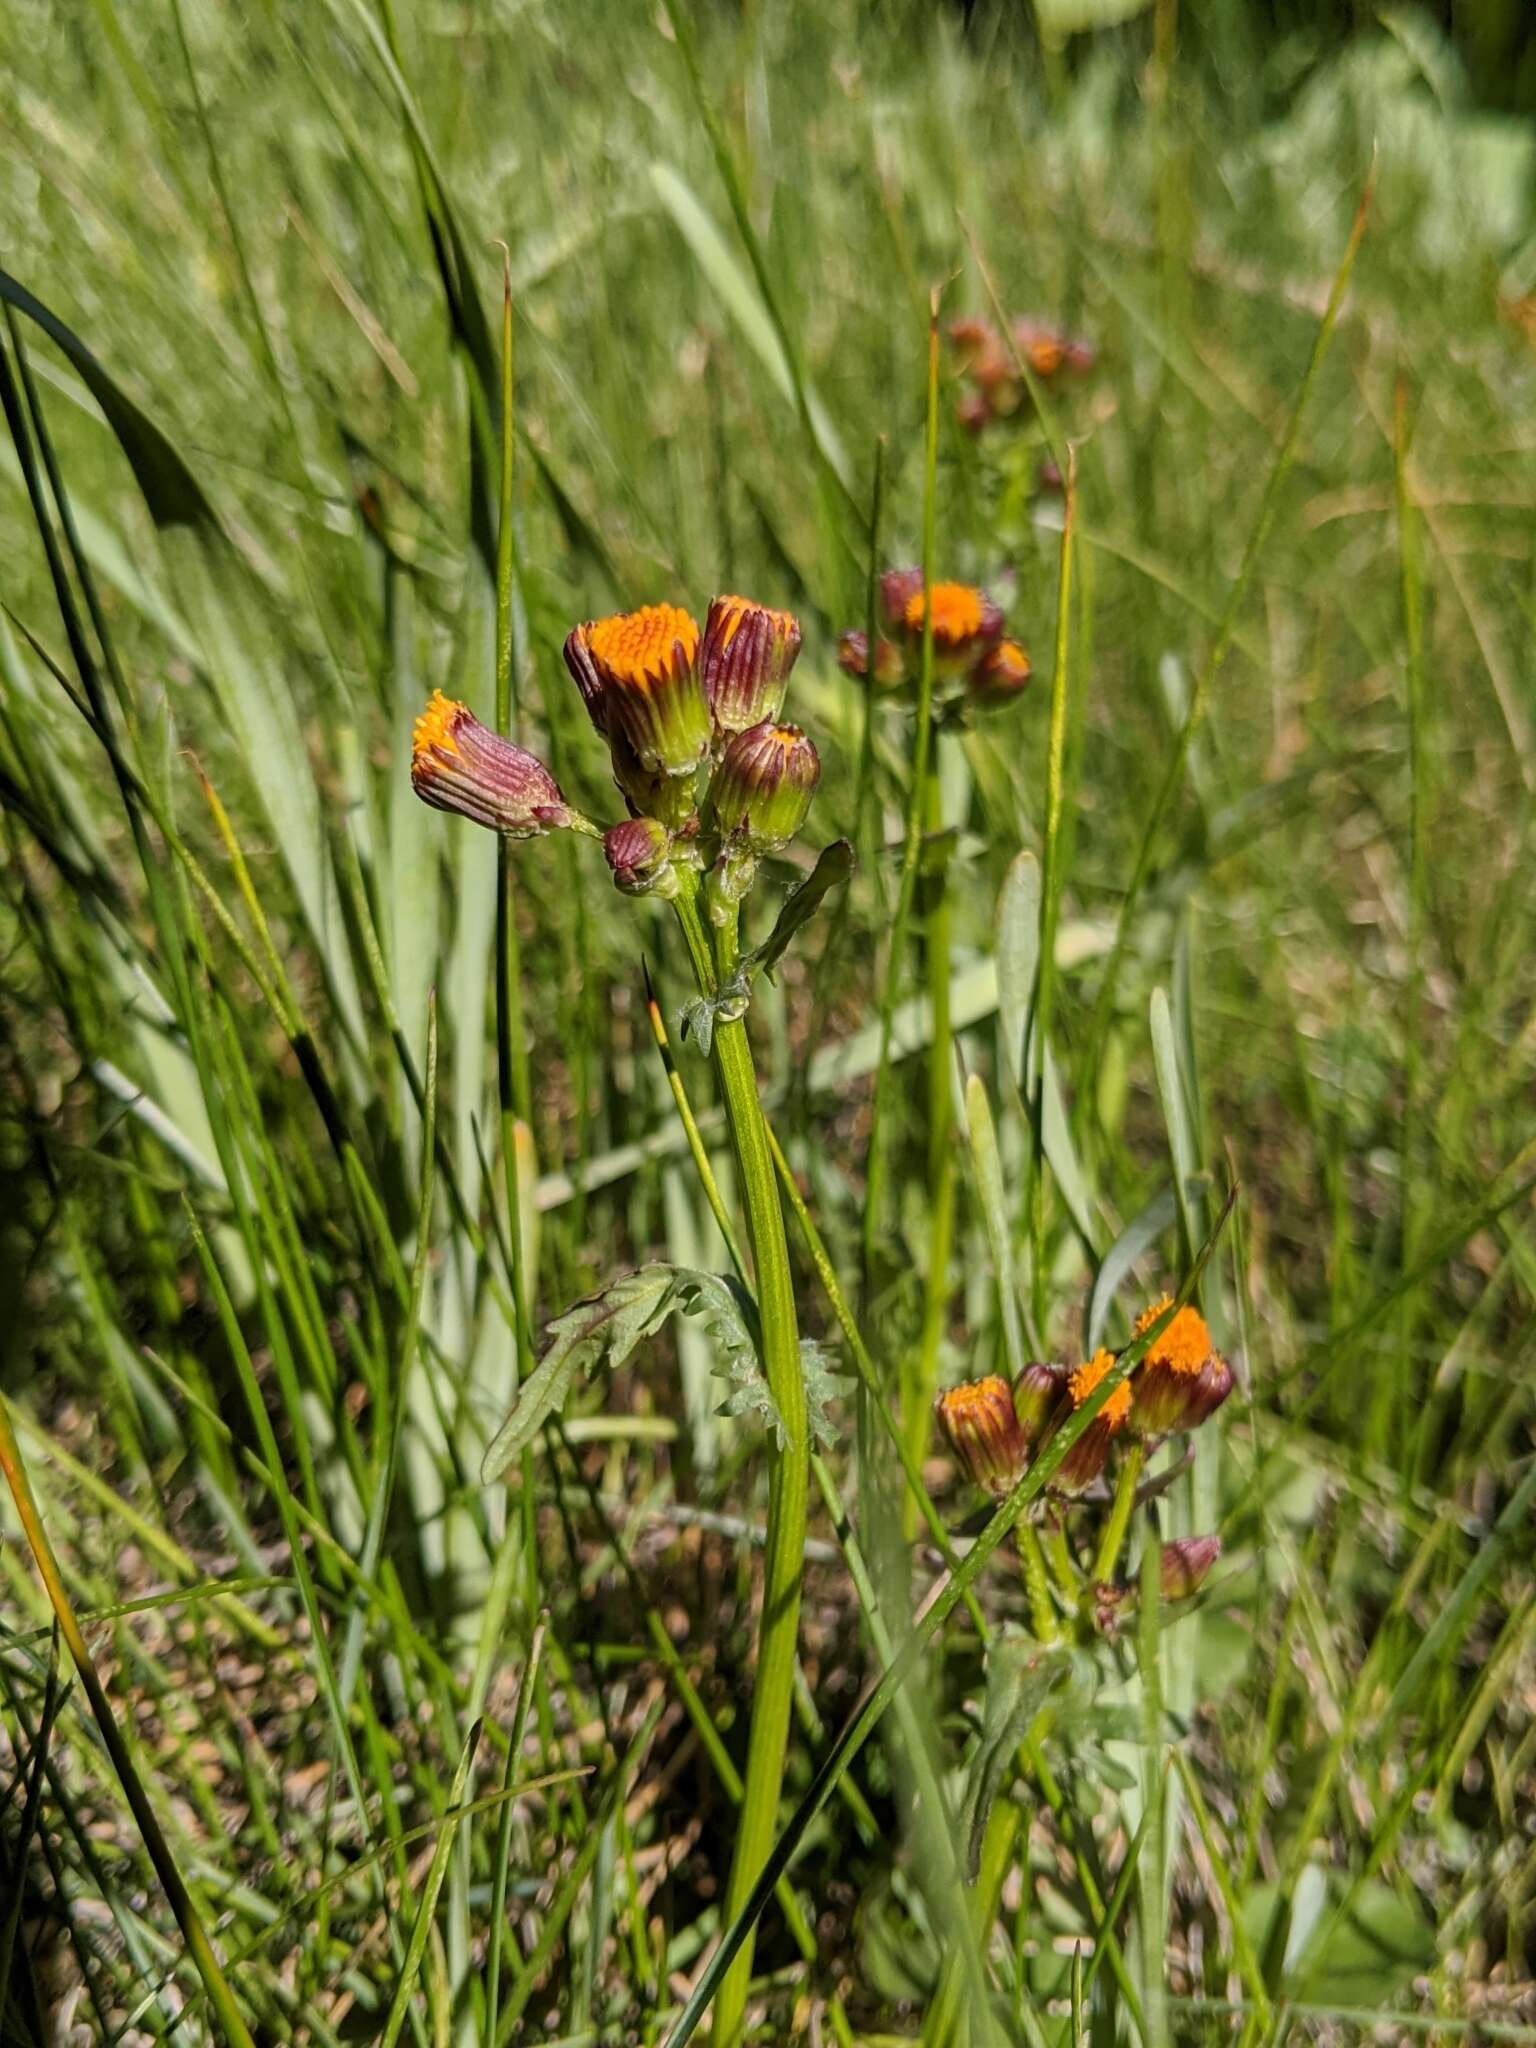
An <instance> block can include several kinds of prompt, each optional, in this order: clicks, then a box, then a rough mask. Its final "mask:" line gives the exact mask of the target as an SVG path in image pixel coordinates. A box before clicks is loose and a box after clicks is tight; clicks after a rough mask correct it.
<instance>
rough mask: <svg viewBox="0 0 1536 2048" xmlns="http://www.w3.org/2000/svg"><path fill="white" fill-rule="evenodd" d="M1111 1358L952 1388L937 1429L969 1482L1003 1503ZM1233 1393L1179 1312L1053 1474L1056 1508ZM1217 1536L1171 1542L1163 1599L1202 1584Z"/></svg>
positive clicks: (1217, 1360) (1198, 1333)
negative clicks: (1119, 1452)
mask: <svg viewBox="0 0 1536 2048" xmlns="http://www.w3.org/2000/svg"><path fill="white" fill-rule="evenodd" d="M1171 1306H1172V1302H1171V1298H1170V1297H1169V1296H1167V1295H1165V1296H1164V1297H1163V1298H1162V1300H1160V1301H1157V1302H1154V1303H1153V1305H1152V1306H1151V1307H1150V1308H1149V1309H1147V1310H1146V1311H1145V1312H1144V1313H1143V1314H1142V1315H1141V1316H1139V1317H1138V1318H1137V1321H1136V1334H1137V1336H1141V1335H1142V1334H1143V1333H1144V1332H1145V1331H1147V1330H1148V1329H1149V1328H1151V1326H1152V1325H1153V1324H1154V1323H1155V1322H1156V1321H1157V1320H1158V1318H1159V1317H1161V1316H1162V1315H1163V1314H1164V1312H1165V1311H1166V1310H1167V1309H1168V1308H1170V1307H1171ZM1114 1364H1115V1353H1114V1352H1112V1351H1103V1350H1101V1351H1096V1352H1095V1353H1094V1355H1093V1357H1092V1358H1090V1359H1088V1360H1086V1361H1085V1362H1084V1363H1083V1364H1082V1365H1079V1366H1076V1367H1074V1368H1070V1369H1069V1368H1068V1367H1067V1366H1064V1365H1047V1364H1040V1363H1036V1364H1033V1365H1028V1366H1026V1367H1025V1368H1024V1370H1023V1372H1022V1373H1021V1374H1020V1375H1019V1377H1018V1380H1017V1381H1016V1382H1015V1383H1014V1384H1013V1385H1011V1386H1010V1384H1009V1383H1008V1381H1007V1380H1006V1379H1004V1378H1003V1377H1002V1376H1001V1375H1000V1374H997V1373H992V1374H989V1375H988V1377H987V1378H986V1379H982V1380H976V1381H974V1382H972V1383H970V1384H969V1385H965V1386H959V1387H952V1388H951V1389H950V1390H949V1391H948V1392H947V1393H944V1394H941V1395H940V1396H939V1398H938V1400H937V1402H936V1403H935V1413H936V1414H937V1417H938V1421H939V1425H940V1427H941V1428H942V1430H943V1432H944V1435H945V1437H946V1438H947V1439H948V1442H949V1445H950V1448H951V1449H952V1450H953V1451H954V1453H955V1455H956V1457H957V1458H958V1459H959V1461H960V1463H961V1465H962V1466H963V1467H964V1469H965V1472H966V1474H967V1476H968V1477H969V1478H970V1479H971V1480H972V1482H973V1483H974V1484H975V1485H977V1486H979V1487H981V1488H982V1490H983V1491H984V1492H986V1493H988V1494H990V1495H991V1496H992V1497H993V1499H995V1500H1001V1499H1003V1498H1005V1497H1006V1496H1007V1495H1008V1494H1010V1493H1011V1492H1012V1491H1013V1489H1014V1488H1015V1487H1016V1486H1017V1485H1018V1483H1019V1481H1020V1480H1021V1479H1022V1478H1023V1477H1024V1475H1025V1473H1026V1472H1027V1471H1028V1470H1029V1469H1030V1466H1031V1465H1032V1464H1033V1463H1034V1462H1035V1460H1036V1458H1038V1457H1039V1456H1040V1454H1041V1453H1042V1452H1043V1451H1045V1450H1046V1449H1047V1447H1048V1446H1049V1445H1050V1443H1051V1442H1052V1440H1053V1439H1054V1438H1055V1437H1056V1436H1057V1434H1058V1433H1059V1432H1060V1431H1061V1430H1062V1429H1063V1428H1064V1427H1065V1426H1066V1424H1067V1423H1068V1422H1070V1420H1071V1419H1072V1417H1073V1416H1074V1415H1075V1414H1077V1413H1078V1412H1079V1411H1080V1410H1081V1409H1082V1408H1083V1407H1084V1406H1085V1405H1086V1404H1087V1402H1088V1401H1089V1399H1090V1398H1091V1396H1092V1395H1093V1394H1094V1393H1095V1391H1096V1390H1097V1389H1098V1387H1099V1386H1100V1385H1101V1384H1102V1383H1103V1381H1104V1379H1105V1378H1106V1377H1107V1375H1108V1374H1109V1373H1110V1371H1111V1370H1112V1369H1113V1367H1114ZM1231 1391H1232V1368H1231V1367H1230V1366H1229V1365H1228V1364H1227V1361H1226V1360H1225V1359H1224V1358H1223V1357H1222V1356H1221V1354H1220V1352H1218V1351H1217V1350H1216V1348H1215V1345H1214V1344H1213V1343H1212V1341H1211V1333H1210V1329H1209V1327H1208V1326H1207V1324H1206V1321H1205V1318H1204V1317H1203V1316H1202V1315H1201V1314H1200V1312H1199V1310H1198V1309H1194V1308H1181V1309H1179V1310H1178V1311H1177V1312H1176V1313H1175V1314H1174V1315H1173V1316H1171V1317H1170V1318H1169V1319H1168V1321H1167V1323H1166V1324H1165V1326H1164V1327H1163V1328H1162V1329H1161V1330H1160V1331H1159V1332H1158V1334H1157V1336H1156V1337H1155V1338H1154V1339H1153V1341H1152V1343H1151V1345H1150V1347H1149V1348H1148V1350H1147V1353H1146V1355H1145V1357H1144V1358H1143V1359H1142V1361H1141V1364H1140V1367H1139V1368H1138V1369H1137V1371H1136V1372H1135V1373H1133V1374H1132V1376H1131V1377H1130V1378H1129V1379H1126V1380H1122V1381H1121V1383H1120V1384H1119V1385H1118V1386H1117V1387H1116V1388H1114V1390H1113V1391H1112V1392H1111V1394H1110V1396H1109V1398H1108V1399H1107V1400H1106V1401H1104V1402H1103V1403H1102V1405H1101V1406H1100V1407H1099V1409H1098V1410H1097V1412H1096V1413H1095V1415H1094V1416H1093V1418H1092V1420H1091V1421H1090V1422H1089V1424H1088V1426H1087V1428H1086V1429H1084V1430H1083V1431H1082V1432H1081V1434H1080V1435H1079V1436H1078V1437H1077V1438H1076V1440H1075V1441H1074V1442H1073V1444H1072V1445H1071V1447H1070V1449H1069V1450H1068V1451H1067V1453H1066V1455H1065V1457H1063V1458H1062V1460H1061V1462H1060V1463H1059V1464H1058V1465H1057V1467H1056V1469H1055V1471H1054V1472H1053V1473H1052V1474H1051V1477H1050V1481H1049V1492H1050V1494H1051V1496H1052V1497H1053V1498H1054V1500H1055V1501H1056V1503H1057V1507H1058V1512H1061V1511H1064V1510H1065V1508H1066V1507H1067V1506H1069V1505H1070V1504H1072V1503H1074V1502H1077V1501H1080V1500H1081V1499H1082V1498H1083V1497H1084V1496H1085V1495H1087V1494H1088V1493H1090V1491H1091V1490H1092V1489H1093V1488H1094V1487H1095V1486H1096V1485H1097V1484H1098V1482H1099V1480H1100V1479H1101V1478H1102V1477H1103V1476H1104V1474H1105V1471H1106V1468H1107V1466H1108V1465H1109V1463H1110V1460H1111V1458H1112V1456H1113V1455H1114V1453H1115V1450H1116V1447H1117V1445H1123V1444H1134V1445H1136V1446H1137V1447H1138V1456H1137V1458H1136V1460H1135V1470H1134V1471H1132V1472H1131V1473H1130V1475H1129V1476H1130V1479H1131V1481H1132V1483H1134V1478H1135V1473H1136V1471H1139V1469H1140V1456H1139V1453H1140V1451H1141V1450H1142V1449H1144V1448H1145V1447H1146V1446H1148V1445H1150V1444H1152V1443H1155V1442H1157V1441H1158V1440H1160V1439H1161V1438H1163V1437H1165V1436H1171V1435H1174V1434H1177V1433H1180V1432H1184V1431H1188V1430H1193V1429H1198V1428H1199V1427H1200V1425H1201V1423H1203V1422H1205V1421H1207V1420H1208V1419H1209V1418H1210V1417H1211V1416H1212V1415H1214V1414H1215V1412H1216V1410H1217V1409H1218V1408H1219V1407H1220V1406H1221V1404H1222V1402H1223V1401H1224V1400H1225V1399H1226V1398H1227V1396H1228V1394H1229V1393H1231ZM1220 1547H1221V1546H1220V1544H1219V1543H1218V1542H1217V1540H1216V1538H1215V1537H1200V1538H1193V1539H1189V1540H1188V1541H1187V1542H1185V1543H1184V1544H1181V1545H1179V1544H1176V1545H1171V1546H1169V1547H1168V1549H1166V1550H1165V1551H1164V1553H1163V1556H1162V1561H1161V1562H1162V1580H1163V1585H1164V1588H1165V1591H1166V1593H1167V1597H1168V1598H1169V1599H1182V1598H1184V1597H1185V1596H1186V1595H1187V1594H1188V1593H1191V1592H1193V1591H1194V1590H1195V1588H1196V1587H1197V1586H1198V1585H1199V1583H1200V1581H1201V1580H1202V1579H1203V1578H1204V1576H1205V1574H1206V1572H1207V1571H1209V1569H1210V1567H1211V1565H1212V1564H1213V1563H1214V1562H1215V1559H1216V1556H1217V1554H1218V1553H1219V1551H1220Z"/></svg>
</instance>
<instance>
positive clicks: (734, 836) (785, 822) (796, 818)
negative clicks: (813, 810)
mask: <svg viewBox="0 0 1536 2048" xmlns="http://www.w3.org/2000/svg"><path fill="white" fill-rule="evenodd" d="M820 779H821V763H820V761H819V760H818V759H817V757H816V749H815V748H814V747H813V746H812V744H811V742H810V741H809V740H808V739H807V738H806V736H805V734H804V733H803V732H802V731H801V730H800V728H799V726H798V725H772V724H769V723H768V722H766V721H765V722H764V723H763V724H761V725H754V726H753V727H752V729H751V731H750V732H739V733H737V735H736V737H735V738H734V739H733V740H731V741H730V742H729V743H728V744H727V746H726V749H725V752H724V753H723V754H722V755H721V756H720V764H719V766H718V767H717V768H716V770H715V775H714V780H713V781H712V782H711V784H710V786H709V804H710V809H711V811H712V812H713V814H714V821H715V826H716V829H717V830H718V831H719V834H720V837H721V839H722V841H724V842H726V843H727V844H729V845H733V846H735V847H737V848H740V849H741V850H742V851H745V852H747V853H751V854H759V853H777V852H778V851H779V849H780V848H781V847H785V846H788V844H789V842H790V841H791V840H792V839H793V838H794V836H795V834H796V833H797V832H798V831H799V830H800V827H801V826H802V825H803V824H804V823H805V814H806V812H807V811H808V810H809V809H810V807H811V797H812V795H813V794H814V793H815V789H816V784H817V783H818V782H819V781H820Z"/></svg>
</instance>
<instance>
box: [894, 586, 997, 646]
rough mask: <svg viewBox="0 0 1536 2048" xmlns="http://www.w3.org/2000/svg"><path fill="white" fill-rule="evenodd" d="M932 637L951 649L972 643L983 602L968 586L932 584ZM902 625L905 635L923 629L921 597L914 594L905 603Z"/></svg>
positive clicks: (978, 630) (982, 612)
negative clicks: (967, 641)
mask: <svg viewBox="0 0 1536 2048" xmlns="http://www.w3.org/2000/svg"><path fill="white" fill-rule="evenodd" d="M932 594H933V637H934V639H935V640H937V641H939V642H941V643H945V644H948V645H949V646H952V647H953V646H955V645H957V644H958V643H959V642H961V641H963V640H972V639H974V638H975V637H976V635H977V634H978V633H979V632H980V631H981V626H982V618H983V615H984V611H985V600H984V599H983V597H982V594H981V592H980V591H979V590H973V589H972V588H971V586H970V585H969V584H968V583H935V584H934V586H933V593H932ZM905 624H906V626H907V629H908V631H909V632H912V633H920V632H921V631H922V629H923V593H922V592H921V591H920V590H915V591H914V592H913V593H912V595H911V596H910V597H909V598H908V599H907V607H906V616H905Z"/></svg>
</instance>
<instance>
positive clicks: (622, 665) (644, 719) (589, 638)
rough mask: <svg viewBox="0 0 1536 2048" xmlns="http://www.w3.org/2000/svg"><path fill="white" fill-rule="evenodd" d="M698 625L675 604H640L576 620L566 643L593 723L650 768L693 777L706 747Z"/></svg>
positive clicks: (569, 665)
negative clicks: (622, 742) (579, 622)
mask: <svg viewBox="0 0 1536 2048" xmlns="http://www.w3.org/2000/svg"><path fill="white" fill-rule="evenodd" d="M698 653H699V629H698V627H697V626H696V625H695V624H694V622H693V620H692V619H691V618H690V617H689V616H688V614H687V612H685V611H683V610H682V608H681V607H680V606H678V605H675V604H648V605H642V606H641V607H640V609H639V610H638V611H633V612H620V613H617V614H616V615H615V616H614V617H612V618H607V619H596V620H593V621H591V622H590V623H588V624H586V625H582V626H577V627H576V628H575V630H574V631H573V632H572V633H570V634H569V635H568V637H567V639H566V643H565V663H566V667H567V668H568V669H569V670H570V671H571V674H572V675H573V676H574V677H575V680H576V686H577V688H578V689H579V690H580V691H581V695H582V701H583V702H584V703H585V705H586V707H587V712H588V715H589V716H590V718H591V720H592V723H593V724H594V725H595V726H596V727H597V729H598V731H599V732H600V733H602V734H603V735H604V737H605V738H607V739H609V740H610V741H612V740H613V739H615V738H616V737H618V736H622V737H623V738H624V739H625V740H627V741H628V743H629V746H630V748H631V750H632V752H633V754H634V756H635V759H636V761H637V762H638V764H639V766H640V767H641V768H642V769H643V770H645V772H646V773H647V774H651V775H671V776H679V777H681V776H689V777H691V776H692V775H693V774H694V772H695V771H696V770H697V768H698V766H699V763H700V762H701V761H702V760H703V759H704V756H705V755H706V754H707V753H708V752H709V739H710V726H709V707H708V705H707V704H706V703H705V701H704V688H703V684H702V682H701V680H700V677H699V673H698Z"/></svg>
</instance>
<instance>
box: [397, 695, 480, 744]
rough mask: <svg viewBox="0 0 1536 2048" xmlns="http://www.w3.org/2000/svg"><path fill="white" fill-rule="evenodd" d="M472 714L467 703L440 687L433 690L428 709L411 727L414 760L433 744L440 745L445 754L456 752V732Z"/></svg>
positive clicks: (428, 701)
mask: <svg viewBox="0 0 1536 2048" xmlns="http://www.w3.org/2000/svg"><path fill="white" fill-rule="evenodd" d="M469 716H470V710H469V706H468V705H467V704H459V703H456V702H455V700H454V699H453V698H452V697H445V696H444V695H443V693H442V691H441V690H434V691H433V692H432V695H431V697H430V698H429V699H428V700H427V708H426V709H425V711H423V712H422V714H421V716H420V717H419V718H418V719H417V721H416V723H415V726H414V727H413V728H412V731H411V759H412V760H413V761H419V760H420V759H421V757H422V755H423V754H426V753H429V752H430V751H431V750H432V749H433V748H434V747H437V748H441V749H442V751H443V752H444V753H448V754H451V753H454V752H455V751H456V739H455V735H456V734H457V732H458V729H459V727H460V726H461V725H462V724H463V722H464V720H465V719H466V718H468V717H469Z"/></svg>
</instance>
